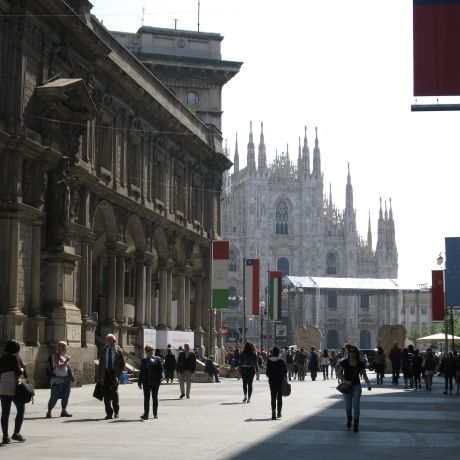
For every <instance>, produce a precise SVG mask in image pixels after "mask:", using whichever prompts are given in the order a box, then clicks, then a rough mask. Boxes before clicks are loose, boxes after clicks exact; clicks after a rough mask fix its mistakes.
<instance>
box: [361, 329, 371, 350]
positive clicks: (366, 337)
mask: <svg viewBox="0 0 460 460" xmlns="http://www.w3.org/2000/svg"><path fill="white" fill-rule="evenodd" d="M359 348H361V349H365V350H369V349H370V348H371V333H370V332H369V331H366V330H362V331H361V332H360V333H359Z"/></svg>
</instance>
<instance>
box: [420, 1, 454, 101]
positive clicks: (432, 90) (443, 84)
mask: <svg viewBox="0 0 460 460" xmlns="http://www.w3.org/2000/svg"><path fill="white" fill-rule="evenodd" d="M413 7H414V9H413V25H414V31H413V33H414V96H458V95H460V59H459V56H460V0H413Z"/></svg>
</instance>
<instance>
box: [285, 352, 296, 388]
mask: <svg viewBox="0 0 460 460" xmlns="http://www.w3.org/2000/svg"><path fill="white" fill-rule="evenodd" d="M285 360H286V366H287V373H288V374H287V375H288V379H289V381H291V378H292V375H293V373H294V349H293V348H292V347H290V348H289V349H288V350H287V352H286V355H285Z"/></svg>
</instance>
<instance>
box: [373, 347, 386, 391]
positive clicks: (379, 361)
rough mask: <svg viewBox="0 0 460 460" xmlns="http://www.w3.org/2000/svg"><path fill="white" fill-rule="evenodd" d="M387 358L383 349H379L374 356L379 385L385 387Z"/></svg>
mask: <svg viewBox="0 0 460 460" xmlns="http://www.w3.org/2000/svg"><path fill="white" fill-rule="evenodd" d="M385 367H386V356H385V352H384V351H383V348H382V347H377V353H376V355H375V356H374V370H375V375H376V376H377V385H379V384H380V385H383V377H385Z"/></svg>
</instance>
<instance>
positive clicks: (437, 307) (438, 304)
mask: <svg viewBox="0 0 460 460" xmlns="http://www.w3.org/2000/svg"><path fill="white" fill-rule="evenodd" d="M431 281H432V284H431V305H432V307H431V311H432V314H433V321H444V318H445V311H446V309H445V306H444V270H432V272H431Z"/></svg>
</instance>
